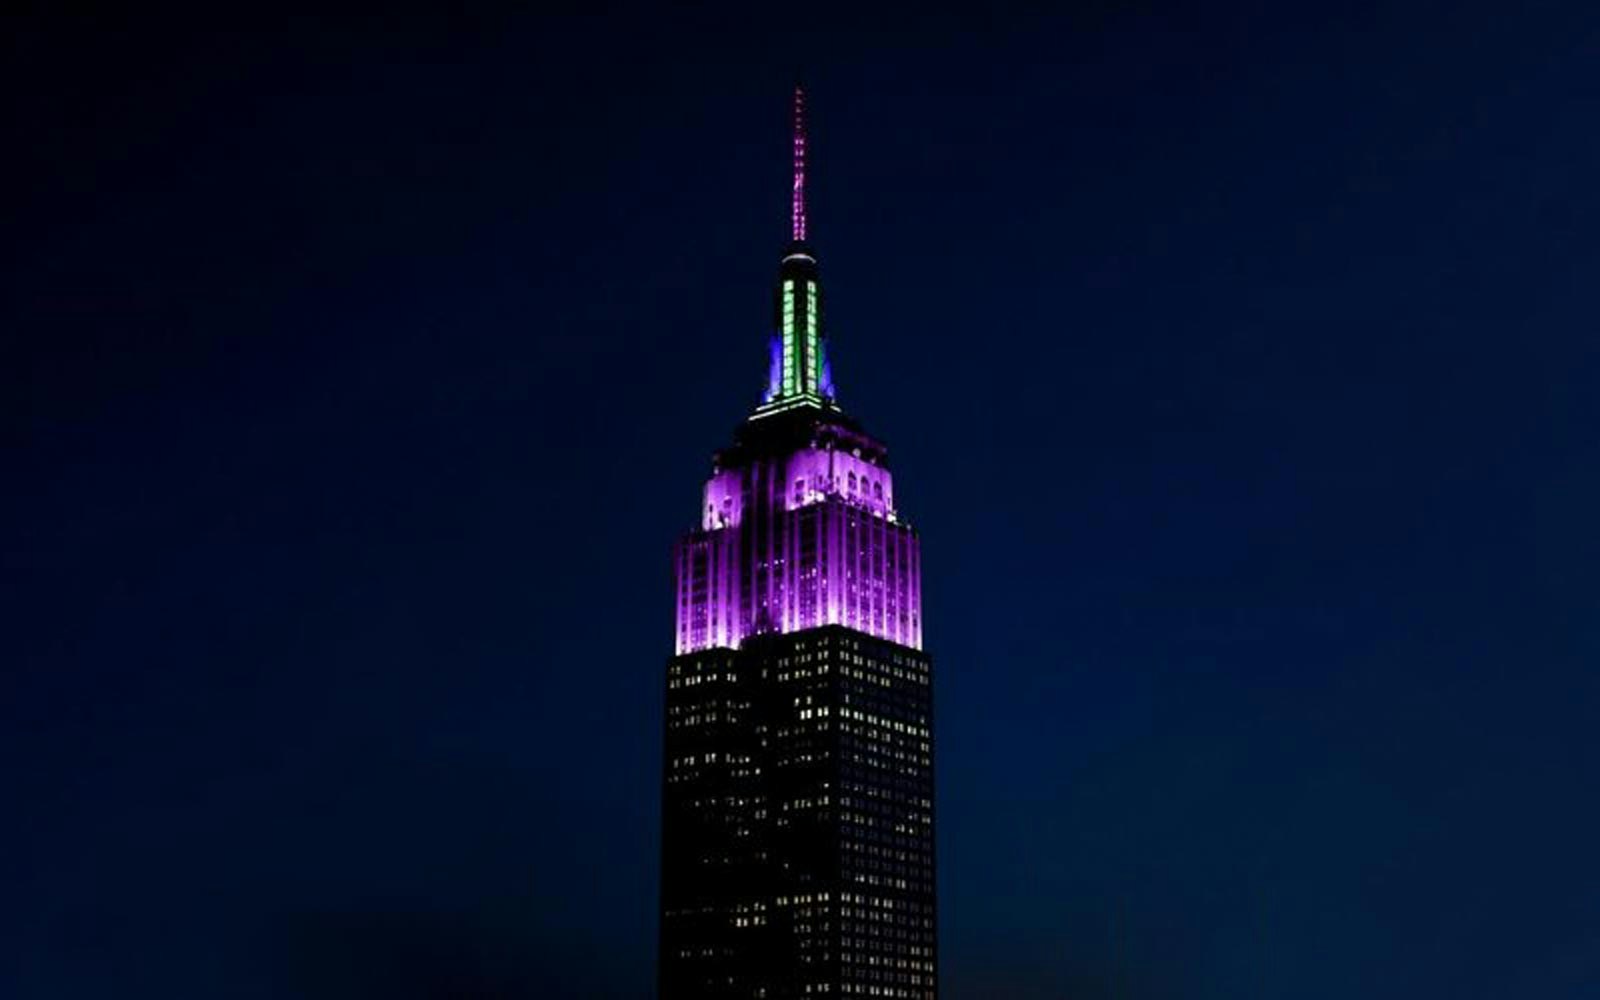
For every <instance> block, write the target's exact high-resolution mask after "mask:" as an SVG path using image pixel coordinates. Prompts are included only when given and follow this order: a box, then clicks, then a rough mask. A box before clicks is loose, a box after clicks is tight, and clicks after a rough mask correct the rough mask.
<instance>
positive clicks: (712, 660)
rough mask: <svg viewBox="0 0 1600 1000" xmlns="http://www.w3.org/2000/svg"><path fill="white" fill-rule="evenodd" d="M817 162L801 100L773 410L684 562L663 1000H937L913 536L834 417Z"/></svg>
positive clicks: (773, 365) (711, 488) (709, 498)
mask: <svg viewBox="0 0 1600 1000" xmlns="http://www.w3.org/2000/svg"><path fill="white" fill-rule="evenodd" d="M806 152H807V150H806V133H805V104H804V95H803V93H802V92H801V91H800V90H799V89H798V88H797V89H796V90H795V94H794V189H793V201H792V214H791V241H790V243H789V245H788V247H787V249H786V251H785V253H784V255H783V259H782V261H781V262H780V264H779V266H778V281H777V288H776V290H775V293H774V308H773V327H772V335H771V342H770V345H769V352H770V353H769V357H770V365H769V368H768V372H767V386H766V391H765V392H764V393H763V394H762V398H761V402H760V404H759V405H757V406H756V407H755V410H754V412H752V413H751V414H750V416H749V418H748V419H746V420H745V421H744V423H742V424H741V425H740V426H739V427H738V429H737V430H736V431H735V434H734V440H733V443H732V444H731V445H730V446H729V447H727V448H724V449H723V450H721V451H719V452H717V453H716V455H715V458H714V461H713V467H712V472H711V477H710V478H709V479H708V480H707V481H706V484H705V488H704V491H703V495H702V499H701V506H700V516H699V521H700V527H699V528H698V529H696V530H693V531H690V532H689V533H688V534H686V535H685V536H684V537H683V538H682V540H681V541H680V542H679V543H678V546H677V550H676V554H675V581H676V627H677V632H676V655H674V656H673V657H672V658H671V659H670V660H669V661H668V664H667V677H666V745H665V758H664V766H663V772H664V773H663V794H662V806H663V816H662V845H661V856H662V869H661V940H660V966H659V984H660V996H661V997H662V1000H683V998H695V1000H706V998H721V997H739V998H752V997H764V998H778V997H815V996H844V997H851V996H871V997H887V998H897V997H898V998H917V1000H932V998H934V997H936V996H937V993H938V986H937V973H936V966H937V947H936V934H935V931H936V919H935V895H934V850H933V847H934V842H933V734H932V721H933V704H932V675H931V664H930V662H929V660H928V657H927V655H926V654H924V653H923V652H922V594H921V562H920V557H919V547H918V539H917V534H916V532H915V531H914V530H913V529H912V527H911V526H910V525H909V524H908V523H906V521H905V520H904V519H903V518H902V517H901V516H900V514H899V512H898V510H897V508H896V506H895V494H894V483H893V478H892V476H891V475H890V472H889V464H888V453H887V450H886V449H885V447H884V445H883V444H882V443H881V442H879V441H878V440H877V439H875V438H873V437H871V436H870V435H868V434H867V433H866V431H864V430H863V429H862V427H861V426H860V424H858V423H857V422H856V421H855V420H853V419H851V418H850V417H848V416H847V415H846V414H845V413H844V411H843V410H842V409H841V408H840V406H839V404H838V401H837V397H836V394H835V389H834V384H833V372H832V367H831V365H830V364H829V360H828V354H827V338H826V335H825V333H824V329H823V323H822V316H823V308H822V286H821V282H820V278H819V273H818V268H817V258H816V254H815V253H814V252H813V250H812V248H811V244H810V243H809V241H808V239H807V218H806V201H805V179H806Z"/></svg>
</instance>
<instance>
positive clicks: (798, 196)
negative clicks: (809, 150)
mask: <svg viewBox="0 0 1600 1000" xmlns="http://www.w3.org/2000/svg"><path fill="white" fill-rule="evenodd" d="M791 199H792V200H791V202H790V208H789V225H790V237H791V238H792V239H793V240H794V242H796V243H804V242H805V240H806V92H805V88H804V87H803V86H801V85H800V84H799V83H796V84H795V85H794V190H793V193H792V195H791Z"/></svg>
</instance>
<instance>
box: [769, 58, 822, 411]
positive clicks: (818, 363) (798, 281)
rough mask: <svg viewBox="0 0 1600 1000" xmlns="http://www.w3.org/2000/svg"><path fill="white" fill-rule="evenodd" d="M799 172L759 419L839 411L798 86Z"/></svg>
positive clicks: (802, 103) (796, 169)
mask: <svg viewBox="0 0 1600 1000" xmlns="http://www.w3.org/2000/svg"><path fill="white" fill-rule="evenodd" d="M793 124H794V135H793V153H794V173H793V175H792V177H793V186H792V187H791V189H790V190H791V198H792V200H791V201H790V203H789V212H790V237H791V240H790V243H789V247H788V249H787V250H785V251H784V255H783V262H782V263H781V264H779V266H778V287H777V289H776V290H775V294H774V296H773V298H774V300H775V301H774V306H775V309H774V316H773V324H772V331H773V332H772V337H771V340H770V341H769V348H768V362H769V363H768V366H767V388H766V391H765V392H764V393H763V394H762V396H761V405H760V406H758V407H756V412H755V415H756V416H762V415H765V414H767V413H774V412H776V411H778V410H787V409H789V408H790V407H794V406H812V407H825V408H835V409H836V408H837V404H836V403H835V402H834V391H833V366H832V365H830V364H829V363H828V346H827V340H826V338H825V337H824V336H823V334H822V284H821V282H820V280H819V279H818V274H817V258H816V255H815V254H813V253H812V251H811V245H810V244H809V243H807V242H806V94H805V90H804V89H803V88H801V87H800V86H799V85H798V84H797V85H796V86H795V88H794V105H793Z"/></svg>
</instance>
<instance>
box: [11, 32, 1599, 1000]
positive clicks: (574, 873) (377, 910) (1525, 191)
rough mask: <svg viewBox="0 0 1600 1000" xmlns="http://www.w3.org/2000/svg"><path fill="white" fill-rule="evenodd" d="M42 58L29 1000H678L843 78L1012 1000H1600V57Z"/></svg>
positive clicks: (77, 39) (26, 944)
mask: <svg viewBox="0 0 1600 1000" xmlns="http://www.w3.org/2000/svg"><path fill="white" fill-rule="evenodd" d="M974 9H976V8H974ZM1513 10H1515V11H1517V13H1516V14H1515V16H1512V14H1511V12H1512V11H1513ZM797 11H803V12H805V13H803V14H797V13H796V12H797ZM4 27H5V30H4V31H3V32H0V67H3V68H0V94H3V97H0V107H3V109H4V112H3V113H4V129H3V134H4V136H5V141H4V149H5V154H4V160H5V171H6V173H7V174H8V175H9V179H8V180H7V181H6V183H5V184H4V187H3V192H4V193H3V195H0V205H3V206H4V212H3V226H0V232H3V233H4V239H3V252H4V260H3V267H0V379H3V384H0V457H3V459H4V465H3V468H4V475H3V479H0V482H3V483H4V489H3V490H0V523H3V524H4V530H3V534H0V620H3V630H0V636H3V642H0V794H3V796H4V798H3V801H4V803H5V818H4V822H3V824H0V899H3V903H0V940H3V941H4V947H3V948H0V996H4V997H7V998H15V1000H39V998H80V997H81V998H97V1000H98V998H104V997H160V998H190V997H193V998H215V997H229V998H241V1000H254V998H262V997H309V998H313V1000H322V998H380V997H381V998H400V1000H422V998H429V1000H431V998H446V997H465V998H496V1000H499V998H520V997H550V996H573V997H601V998H611V997H625V998H643V997H648V996H649V995H650V994H651V990H652V980H653V974H654V972H653V969H654V948H655V933H656V916H655V905H656V883H657V860H658V859H657V851H658V829H659V820H658V810H659V805H660V798H659V787H658V780H659V768H660V763H661V762H660V743H661V717H660V716H661V688H662V678H663V671H664V666H665V660H666V658H667V656H668V655H669V654H670V653H671V649H672V643H671V638H672V636H671V602H672V596H671V572H670V569H671V567H670V552H671V546H672V543H673V541H674V540H675V538H676V537H677V536H678V535H679V534H680V533H681V532H682V531H683V530H685V529H686V528H688V527H690V526H691V525H692V524H693V523H694V522H695V515H696V510H697V506H698V499H699V493H698V491H699V488H700V483H701V480H702V479H703V478H704V476H705V474H706V473H707V471H708V470H709V457H710V453H711V451H712V450H713V449H715V448H717V447H719V446H721V445H723V444H724V443H726V442H727V440H728V439H729V437H730V434H731V431H732V429H733V427H734V426H735V425H736V424H737V423H738V421H739V420H741V419H742V418H743V417H744V416H745V415H746V414H747V413H748V411H749V409H750V408H751V407H752V406H753V405H754V404H755V403H756V402H757V400H758V396H759V392H760V389H761V386H762V381H763V377H764V375H765V348H766V336H767V326H768V322H769V316H770V312H769V310H770V294H771V282H772V280H773V277H774V275H775V271H776V267H777V262H778V257H779V254H780V252H781V250H782V247H783V245H784V241H785V239H786V236H787V230H786V223H787V207H788V206H787V196H788V191H787V184H788V177H787V155H788V149H787V134H786V128H787V113H788V112H787V109H788V98H789V88H790V86H791V85H792V83H793V81H794V80H795V78H796V74H797V73H798V74H801V75H803V76H804V78H805V79H806V81H807V83H808V86H809V90H810V93H811V100H810V105H811V113H812V122H813V126H812V154H813V155H812V161H813V167H812V171H811V174H810V178H809V188H810V191H811V198H812V222H813V224H812V235H813V241H814V243H815V245H816V247H817V249H818V251H819V253H820V257H821V261H822V266H823V280H824V284H825V287H826V289H827V293H828V296H829V313H828V315H829V321H828V329H829V332H830V335H831V337H832V347H831V352H832V357H833V361H834V366H835V375H836V378H837V381H838V385H839V391H840V399H841V402H842V403H843V404H844V406H845V407H846V409H847V410H849V411H850V412H851V413H853V414H854V415H855V416H857V417H859V418H860V419H861V420H862V421H863V422H864V423H865V424H866V426H867V427H868V428H869V429H870V430H871V431H873V432H874V433H876V434H878V435H880V436H882V437H883V438H884V439H886V440H887V441H888V442H889V444H890V447H891V450H892V454H893V459H894V463H895V469H896V476H897V487H898V498H899V501H900V506H901V508H902V510H903V512H904V513H905V514H906V515H908V516H909V517H910V518H911V520H912V521H913V523H915V524H916V525H917V526H918V528H919V530H920V531H921V533H922V537H923V551H924V560H925V567H924V574H925V576H924V590H925V594H926V620H927V623H928V628H927V647H928V649H929V651H930V652H931V653H932V655H933V657H934V663H935V671H936V677H937V684H936V697H937V699H938V714H937V766H938V769H939V799H938V810H939V820H938V822H939V852H940V855H939V876H940V890H941V900H940V902H941V924H942V926H941V942H940V943H941V950H942V955H941V969H942V976H943V985H944V991H945V992H944V995H945V996H946V997H948V998H951V1000H964V998H983V997H1017V998H1046V997H1049V998H1058V997H1061V998H1076V1000H1099V998H1105V1000H1142V998H1169V997H1170V998H1185V1000H1211V998H1219V1000H1220V998H1229V1000H1238V998H1249V1000H1258V998H1260V1000H1266V998H1286V997H1294V998H1306V1000H1320V998H1330V1000H1331V998H1339V1000H1347V998H1351V997H1357V996H1359V997H1363V998H1370V1000H1389V998H1396V1000H1398V998H1406V1000H1413V998H1417V997H1441V998H1456V1000H1460V998H1494V1000H1500V998H1523V997H1527V998H1535V997H1537V998H1541V1000H1568V998H1580V997H1581V998H1592V997H1594V996H1596V995H1600V850H1597V848H1596V845H1597V844H1600V802H1597V791H1600V670H1597V662H1600V659H1597V658H1600V532H1597V530H1596V524H1595V521H1596V514H1597V511H1600V403H1597V397H1596V391H1597V381H1600V348H1597V342H1600V303H1597V301H1596V289H1597V288H1600V284H1597V279H1596V274H1597V268H1600V12H1597V11H1596V9H1595V8H1594V7H1593V5H1592V4H1585V3H1572V4H1569V5H1566V6H1554V5H1541V4H1531V5H1520V4H1519V5H1511V4H1503V3H1467V4H1438V5H1406V6H1405V9H1404V10H1394V9H1386V8H1385V7H1384V6H1383V5H1367V4H1339V5H1336V6H1335V7H1332V8H1330V9H1329V10H1328V11H1325V12H1322V13H1312V12H1311V11H1310V8H1309V7H1307V6H1306V5H1299V4H1259V5H1244V4H1238V5H1234V4H1226V3H1224V4H1211V5H1192V6H1190V5H1185V6H1183V7H1167V6H1161V5H1152V4H1089V5H1083V8H1082V9H1081V10H1080V11H1079V12H1078V13H1076V14H1073V15H1070V16H1067V15H1062V16H1059V17H1055V18H1047V17H1044V16H1038V17H1030V18H1016V19H1012V20H994V19H987V18H982V17H972V18H970V19H954V18H950V19H945V18H942V17H941V18H932V19H930V18H929V17H928V16H927V15H926V12H924V13H923V14H921V15H917V16H912V15H898V14H897V15H890V14H883V15H871V16H868V15H866V14H865V13H862V12H860V11H858V12H856V13H854V14H848V13H838V12H832V11H824V10H821V9H813V8H811V7H810V6H809V5H789V6H779V5H754V6H746V7H745V8H742V9H736V10H735V11H734V12H733V13H726V12H722V13H717V14H711V13H696V12H692V11H687V10H679V11H662V12H657V13H628V12H621V11H610V12H599V11H593V12H590V13H586V14H583V15H572V16H565V17H555V16H543V17H539V16H534V15H531V14H529V15H522V16H513V15H509V14H507V15H493V16H489V15H483V16H473V17H457V18H455V19H448V18H440V19H425V18H421V17H411V16H401V15H391V16H389V17H387V18H385V19H382V20H371V21H359V22H358V21H340V22H331V21H294V20H289V19H286V18H283V17H277V18H273V19H270V20H262V21H259V22H256V23H253V24H247V23H242V22H237V21H235V20H231V19H230V20H226V21H223V20H218V21H215V22H211V23H208V22H206V21H203V20H199V21H196V20H182V21H178V20H173V21H170V22H162V23H157V22H154V21H148V20H137V19H131V18H130V19H127V20H115V19H112V20H105V19H97V18H89V17H83V18H80V19H76V20H74V19H70V18H65V17H53V18H46V17H44V16H42V15H40V16H34V17H31V18H23V17H18V16H17V15H11V16H10V17H9V19H8V22H7V23H6V24H5V26H4Z"/></svg>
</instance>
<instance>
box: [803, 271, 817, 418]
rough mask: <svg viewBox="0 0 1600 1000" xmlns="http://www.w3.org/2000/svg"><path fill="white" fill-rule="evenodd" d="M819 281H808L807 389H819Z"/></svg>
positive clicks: (812, 390) (808, 390) (811, 390)
mask: <svg viewBox="0 0 1600 1000" xmlns="http://www.w3.org/2000/svg"><path fill="white" fill-rule="evenodd" d="M819 354H820V345H819V343H818V338H817V283H816V282H815V281H808V282H806V391H807V392H816V391H817V357H818V356H819Z"/></svg>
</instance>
